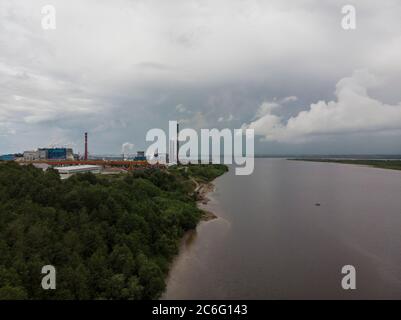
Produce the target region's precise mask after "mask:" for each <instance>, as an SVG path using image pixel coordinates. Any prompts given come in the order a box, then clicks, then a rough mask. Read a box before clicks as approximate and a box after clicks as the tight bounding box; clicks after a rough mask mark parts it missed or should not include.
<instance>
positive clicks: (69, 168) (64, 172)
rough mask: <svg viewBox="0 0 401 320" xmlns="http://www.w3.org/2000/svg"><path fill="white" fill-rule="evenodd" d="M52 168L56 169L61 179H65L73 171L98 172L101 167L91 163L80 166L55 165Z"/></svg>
mask: <svg viewBox="0 0 401 320" xmlns="http://www.w3.org/2000/svg"><path fill="white" fill-rule="evenodd" d="M54 169H55V170H57V171H58V173H59V174H60V176H61V178H62V179H66V178H69V177H70V176H71V175H73V174H75V173H86V172H92V173H100V172H101V170H102V167H101V166H93V165H82V166H66V167H55V168H54Z"/></svg>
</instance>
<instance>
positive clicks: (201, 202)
mask: <svg viewBox="0 0 401 320" xmlns="http://www.w3.org/2000/svg"><path fill="white" fill-rule="evenodd" d="M214 188H215V186H214V184H213V183H212V182H207V183H202V184H200V185H199V189H198V191H197V201H196V204H197V206H198V208H199V209H200V210H202V211H203V214H202V217H201V221H210V220H214V219H217V218H218V217H217V216H216V214H215V213H214V212H211V211H209V210H206V209H205V206H206V205H207V204H208V202H209V201H210V199H209V197H208V195H209V194H210V193H212V192H213V191H214Z"/></svg>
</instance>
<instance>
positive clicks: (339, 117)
mask: <svg viewBox="0 0 401 320" xmlns="http://www.w3.org/2000/svg"><path fill="white" fill-rule="evenodd" d="M378 84H379V81H378V79H377V78H376V77H375V76H374V75H372V74H370V73H369V72H368V71H366V70H361V71H356V72H354V73H353V75H352V76H351V77H348V78H343V79H341V80H340V81H339V82H338V83H337V86H336V91H335V96H336V98H337V100H336V101H329V102H325V101H319V102H317V103H315V104H312V105H311V106H310V107H309V109H308V110H304V111H301V112H299V113H298V114H297V115H296V116H294V117H291V118H289V119H288V120H287V121H285V120H283V119H282V117H280V116H279V115H276V114H273V111H275V110H277V108H280V105H279V104H278V103H268V102H266V103H263V104H262V105H261V106H260V108H259V110H258V112H257V118H256V120H254V121H252V122H251V123H249V124H245V125H244V126H243V127H245V128H251V129H254V130H255V133H256V134H257V135H261V136H263V137H264V138H265V139H266V140H271V141H278V142H305V141H308V140H311V139H319V138H323V137H325V136H330V135H354V134H357V135H363V134H367V133H375V134H394V132H397V131H399V130H401V103H399V104H395V105H391V104H386V103H383V102H381V101H379V100H377V99H374V98H372V97H370V96H369V94H368V91H367V89H368V88H372V87H375V86H377V85H378Z"/></svg>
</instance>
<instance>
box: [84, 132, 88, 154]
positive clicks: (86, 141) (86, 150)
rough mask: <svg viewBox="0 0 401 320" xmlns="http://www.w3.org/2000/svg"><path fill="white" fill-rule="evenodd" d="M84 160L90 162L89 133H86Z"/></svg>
mask: <svg viewBox="0 0 401 320" xmlns="http://www.w3.org/2000/svg"><path fill="white" fill-rule="evenodd" d="M84 160H88V133H87V132H85V155H84Z"/></svg>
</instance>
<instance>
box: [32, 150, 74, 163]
mask: <svg viewBox="0 0 401 320" xmlns="http://www.w3.org/2000/svg"><path fill="white" fill-rule="evenodd" d="M24 160H25V161H35V160H74V154H73V151H72V149H71V148H40V149H38V150H37V151H24Z"/></svg>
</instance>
